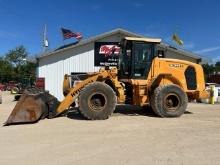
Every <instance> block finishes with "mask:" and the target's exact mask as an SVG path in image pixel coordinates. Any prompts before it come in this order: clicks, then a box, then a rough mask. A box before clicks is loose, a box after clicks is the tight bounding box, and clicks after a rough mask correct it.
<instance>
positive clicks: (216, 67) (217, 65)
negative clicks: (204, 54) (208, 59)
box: [215, 61, 220, 72]
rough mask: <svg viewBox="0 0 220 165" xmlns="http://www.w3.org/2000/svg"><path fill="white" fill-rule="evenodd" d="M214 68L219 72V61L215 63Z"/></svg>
mask: <svg viewBox="0 0 220 165" xmlns="http://www.w3.org/2000/svg"><path fill="white" fill-rule="evenodd" d="M215 70H216V72H220V61H218V62H216V63H215Z"/></svg>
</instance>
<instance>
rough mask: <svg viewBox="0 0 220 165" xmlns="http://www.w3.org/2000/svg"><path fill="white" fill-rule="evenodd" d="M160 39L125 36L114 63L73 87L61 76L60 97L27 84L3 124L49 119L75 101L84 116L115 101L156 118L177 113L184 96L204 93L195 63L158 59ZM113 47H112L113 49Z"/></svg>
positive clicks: (106, 112) (102, 115)
mask: <svg viewBox="0 0 220 165" xmlns="http://www.w3.org/2000/svg"><path fill="white" fill-rule="evenodd" d="M160 42H161V39H152V38H133V37H125V38H124V39H122V41H121V42H120V47H121V53H120V57H119V66H118V68H119V69H117V68H115V67H112V68H109V67H108V66H106V67H105V68H102V69H100V71H99V72H96V73H88V74H87V78H86V79H85V80H83V81H81V82H79V83H77V84H76V86H74V87H71V86H70V81H69V80H70V77H71V76H70V75H65V76H64V81H63V94H64V96H65V98H64V100H63V101H61V102H59V101H58V100H57V99H56V98H55V97H54V96H52V95H51V94H49V92H45V91H41V90H38V89H29V90H26V91H25V92H24V94H23V95H22V96H21V98H20V100H19V101H18V103H17V104H16V106H15V108H14V110H13V111H12V113H11V115H10V116H9V118H8V120H7V121H6V123H5V125H10V124H17V123H33V122H37V121H38V120H40V119H43V118H55V117H57V116H60V115H61V114H63V113H64V112H67V111H68V110H69V109H70V107H71V106H74V104H75V102H76V100H77V102H78V106H79V111H80V113H81V114H82V115H83V116H84V117H85V118H87V119H90V120H103V119H107V118H108V117H109V116H110V115H111V114H112V113H113V112H114V110H115V106H116V104H117V103H119V104H120V103H121V104H131V105H139V106H145V105H150V106H151V107H152V109H153V111H154V112H155V113H156V114H157V115H159V116H161V117H179V116H181V115H182V114H183V113H184V112H185V110H186V108H187V104H188V100H193V99H199V98H207V97H208V93H207V92H206V91H205V82H204V74H203V69H202V67H201V65H199V64H196V63H192V62H188V61H183V60H177V59H169V58H164V57H163V53H161V51H159V50H157V44H159V43H160ZM113 52H114V51H113Z"/></svg>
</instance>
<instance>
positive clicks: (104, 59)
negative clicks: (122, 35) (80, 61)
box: [94, 42, 120, 66]
mask: <svg viewBox="0 0 220 165" xmlns="http://www.w3.org/2000/svg"><path fill="white" fill-rule="evenodd" d="M94 50H95V51H94V52H95V66H117V65H118V58H119V53H120V47H119V46H118V42H95V49H94Z"/></svg>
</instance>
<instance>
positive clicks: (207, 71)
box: [202, 64, 215, 80]
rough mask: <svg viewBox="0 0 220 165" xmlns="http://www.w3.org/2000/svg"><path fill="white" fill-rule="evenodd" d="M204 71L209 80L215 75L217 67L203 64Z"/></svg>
mask: <svg viewBox="0 0 220 165" xmlns="http://www.w3.org/2000/svg"><path fill="white" fill-rule="evenodd" d="M202 67H203V71H204V74H205V79H206V80H207V78H208V77H209V75H211V74H214V73H215V66H214V65H211V64H203V65H202Z"/></svg>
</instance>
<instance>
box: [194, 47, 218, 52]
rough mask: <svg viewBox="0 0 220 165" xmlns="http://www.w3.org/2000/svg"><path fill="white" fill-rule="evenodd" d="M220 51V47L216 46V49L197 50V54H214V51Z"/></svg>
mask: <svg viewBox="0 0 220 165" xmlns="http://www.w3.org/2000/svg"><path fill="white" fill-rule="evenodd" d="M219 49H220V46H214V47H209V48H205V49H201V50H197V51H195V53H209V52H213V51H216V50H219Z"/></svg>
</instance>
